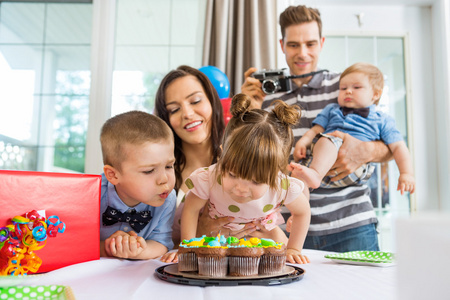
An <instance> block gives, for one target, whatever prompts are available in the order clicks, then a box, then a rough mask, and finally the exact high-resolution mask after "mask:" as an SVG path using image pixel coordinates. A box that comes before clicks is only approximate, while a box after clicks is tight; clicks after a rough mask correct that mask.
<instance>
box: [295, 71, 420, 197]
mask: <svg viewBox="0 0 450 300" xmlns="http://www.w3.org/2000/svg"><path fill="white" fill-rule="evenodd" d="M383 84H384V80H383V74H382V73H381V71H380V70H379V69H378V68H377V67H375V66H373V65H371V64H367V63H356V64H354V65H352V66H350V67H349V68H347V69H346V70H345V71H344V72H343V73H342V74H341V77H340V81H339V96H338V103H337V104H336V103H333V104H329V105H328V106H326V107H325V108H324V109H323V111H322V112H321V113H320V114H319V115H318V116H317V117H316V119H315V120H314V121H313V125H314V126H313V127H312V128H311V129H310V130H309V131H307V132H306V133H305V135H303V136H302V138H301V139H300V140H298V142H297V143H296V145H295V149H294V159H295V160H296V161H297V160H299V159H303V158H305V157H306V149H307V148H308V147H309V146H311V144H312V143H313V140H314V138H315V137H316V136H317V135H318V134H320V138H319V139H318V141H317V142H316V143H315V144H314V145H313V154H312V161H308V162H307V164H309V166H302V165H299V164H296V163H291V167H293V168H294V171H293V172H295V174H296V175H295V177H297V178H300V179H301V180H303V181H304V182H305V183H306V184H307V185H308V186H309V187H310V188H318V187H319V186H320V185H321V181H322V179H323V178H324V176H325V175H326V174H327V173H328V171H329V170H330V168H331V167H332V166H333V164H334V162H335V161H336V158H337V153H338V151H339V148H340V146H341V145H342V139H340V138H337V137H334V136H331V135H327V133H330V132H333V131H341V132H343V133H348V134H350V135H351V136H353V137H355V138H357V139H360V140H362V141H374V140H382V141H384V142H385V143H386V144H387V145H388V147H389V149H390V150H391V152H392V154H393V156H394V159H395V162H396V164H397V166H398V168H399V170H400V177H399V179H398V186H397V190H399V191H400V192H401V194H402V195H403V193H404V192H410V193H414V190H415V180H414V174H413V168H412V163H411V157H410V154H409V151H408V148H407V146H406V144H405V142H404V141H403V137H402V135H401V134H400V132H399V131H398V129H397V128H396V127H395V121H394V119H393V118H391V117H390V116H388V115H387V114H384V113H382V112H379V111H376V110H375V106H376V105H377V104H378V102H379V100H380V97H381V94H382V91H383ZM351 175H353V174H350V175H349V176H348V177H350V176H351ZM352 180H353V179H352ZM341 181H343V182H348V181H346V178H344V179H342V180H341Z"/></svg>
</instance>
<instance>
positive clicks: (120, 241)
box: [105, 231, 147, 258]
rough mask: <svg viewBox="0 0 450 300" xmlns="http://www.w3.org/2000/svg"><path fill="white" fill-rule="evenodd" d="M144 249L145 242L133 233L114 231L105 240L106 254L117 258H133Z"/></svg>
mask: <svg viewBox="0 0 450 300" xmlns="http://www.w3.org/2000/svg"><path fill="white" fill-rule="evenodd" d="M146 247H147V243H146V242H145V240H144V239H143V238H142V237H139V236H137V234H136V233H135V232H130V233H126V232H123V231H116V232H115V233H114V234H112V235H111V236H110V237H109V238H107V239H106V240H105V251H106V254H107V255H108V256H114V257H118V258H135V257H136V256H137V255H139V254H140V253H141V252H142V251H144V248H146Z"/></svg>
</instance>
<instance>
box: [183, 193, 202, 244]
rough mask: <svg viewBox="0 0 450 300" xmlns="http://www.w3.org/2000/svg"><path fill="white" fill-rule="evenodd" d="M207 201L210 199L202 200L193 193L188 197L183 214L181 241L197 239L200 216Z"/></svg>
mask: <svg viewBox="0 0 450 300" xmlns="http://www.w3.org/2000/svg"><path fill="white" fill-rule="evenodd" d="M207 201H208V199H206V200H205V199H201V198H199V197H198V196H197V195H195V194H194V193H192V192H189V193H188V194H187V195H186V198H185V201H184V208H183V212H182V213H181V240H189V239H191V238H194V237H195V234H196V232H197V222H198V216H199V213H200V210H201V209H202V207H204V206H205V204H206V202H207ZM205 209H207V208H205Z"/></svg>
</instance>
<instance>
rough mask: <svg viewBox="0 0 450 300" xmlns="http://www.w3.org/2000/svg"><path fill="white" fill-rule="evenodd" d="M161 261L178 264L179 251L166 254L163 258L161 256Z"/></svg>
mask: <svg viewBox="0 0 450 300" xmlns="http://www.w3.org/2000/svg"><path fill="white" fill-rule="evenodd" d="M160 260H161V261H163V262H166V263H171V262H173V263H176V262H178V251H175V252H167V253H166V254H164V255H163V256H161V259H160Z"/></svg>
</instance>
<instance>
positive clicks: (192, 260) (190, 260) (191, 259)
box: [178, 236, 205, 272]
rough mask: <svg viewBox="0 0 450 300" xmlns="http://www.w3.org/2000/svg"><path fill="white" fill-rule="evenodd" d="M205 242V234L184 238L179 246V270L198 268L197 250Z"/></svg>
mask: <svg viewBox="0 0 450 300" xmlns="http://www.w3.org/2000/svg"><path fill="white" fill-rule="evenodd" d="M204 243H205V236H202V237H199V238H193V239H190V240H183V241H182V242H181V243H180V246H179V247H178V271H179V272H191V271H197V270H198V261H197V254H196V251H197V249H198V247H200V246H203V245H204Z"/></svg>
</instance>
